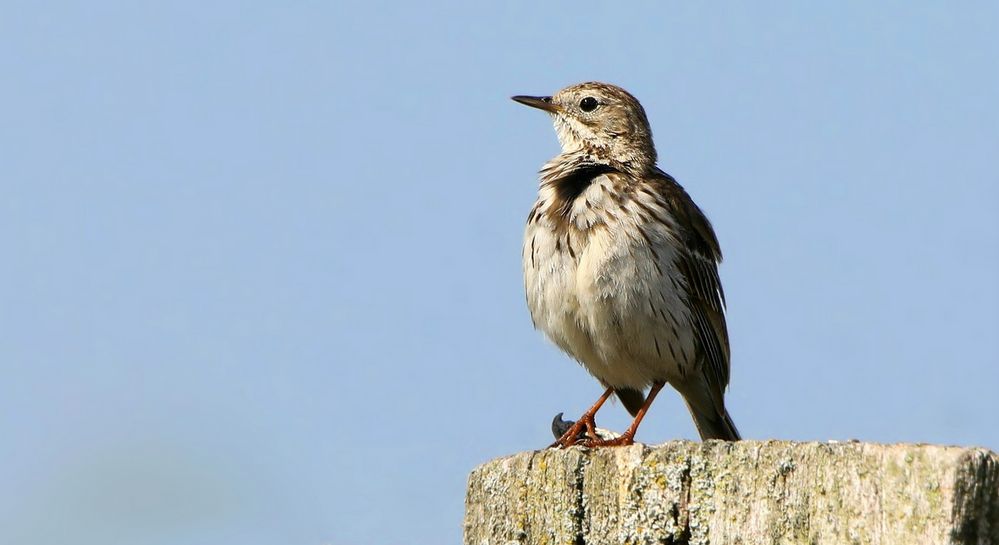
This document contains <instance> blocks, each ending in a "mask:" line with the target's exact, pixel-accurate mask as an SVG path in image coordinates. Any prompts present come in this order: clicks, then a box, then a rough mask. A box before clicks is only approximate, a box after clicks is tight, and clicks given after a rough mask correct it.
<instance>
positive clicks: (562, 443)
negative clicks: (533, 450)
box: [548, 413, 599, 448]
mask: <svg viewBox="0 0 999 545" xmlns="http://www.w3.org/2000/svg"><path fill="white" fill-rule="evenodd" d="M552 433H553V434H554V435H555V437H556V438H557V439H556V440H555V442H554V443H552V444H551V445H548V448H556V447H557V448H567V447H571V446H573V445H578V444H582V442H584V441H587V440H590V439H599V436H598V435H597V425H596V422H594V419H593V415H591V414H584V415H583V416H582V417H580V418H579V420H577V421H576V422H573V421H572V420H562V413H558V414H557V415H555V419H554V420H552Z"/></svg>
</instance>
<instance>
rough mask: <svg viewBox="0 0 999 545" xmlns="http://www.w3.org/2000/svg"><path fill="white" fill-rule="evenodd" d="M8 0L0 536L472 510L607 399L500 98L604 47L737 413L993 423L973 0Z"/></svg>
mask: <svg viewBox="0 0 999 545" xmlns="http://www.w3.org/2000/svg"><path fill="white" fill-rule="evenodd" d="M3 11H4V15H3V17H0V46H2V47H0V69H2V71H3V74H4V78H3V79H4V84H3V85H2V86H0V104H2V107H0V148H2V149H3V150H4V151H3V153H2V154H0V166H2V171H3V177H2V180H0V248H2V249H3V253H4V257H3V266H2V267H0V371H2V376H3V380H2V381H0V436H2V437H3V438H4V439H3V441H0V459H2V460H3V463H2V464H0V541H2V542H9V543H34V544H39V545H47V544H56V543H67V542H70V541H72V542H74V543H101V544H117V543H122V544H125V543H128V544H137V543H141V544H171V545H176V544H191V545H195V544H209V543H211V544H219V543H233V544H235V543H240V544H271V543H296V544H298V543H300V544H308V545H326V544H329V545H339V544H353V543H372V544H380V543H385V544H391V543H404V542H405V543H411V542H418V543H456V542H458V541H459V540H460V531H461V530H460V518H461V514H462V502H463V499H464V484H465V478H466V476H467V474H468V472H469V471H470V470H471V469H472V468H473V467H474V466H475V465H477V464H479V463H481V462H484V461H486V460H489V459H491V458H494V457H498V456H502V455H505V454H509V453H513V452H517V451H520V450H526V449H532V448H538V447H541V446H543V445H545V444H547V442H549V441H550V435H549V434H550V432H549V422H550V419H551V417H552V416H553V415H554V414H555V413H557V412H560V411H565V412H566V413H567V414H568V415H573V416H574V415H576V414H578V413H579V412H581V411H582V410H584V409H585V408H586V407H587V406H588V405H589V403H591V402H592V401H593V399H595V397H596V396H597V395H598V394H599V393H600V388H599V386H598V385H597V384H596V382H595V381H594V380H593V379H592V378H590V377H589V376H588V375H587V374H586V373H585V372H584V371H583V370H582V368H580V367H579V366H578V365H576V364H575V363H573V362H571V361H569V360H568V359H567V358H566V357H564V356H563V355H561V354H560V353H559V352H558V351H557V350H556V349H555V348H554V347H552V346H551V345H550V344H549V343H547V342H546V341H545V340H543V339H542V337H541V336H540V334H539V333H537V332H535V331H533V330H532V328H531V323H530V319H529V317H528V314H527V311H526V308H525V304H524V298H523V293H522V286H521V276H520V242H521V234H522V228H523V222H524V218H525V217H526V214H527V211H528V210H529V208H530V206H531V204H532V202H533V199H534V194H535V191H536V183H537V182H536V171H537V170H538V168H539V167H540V166H541V165H542V164H543V163H544V162H545V161H546V160H547V159H549V158H550V157H551V156H553V155H554V154H555V153H556V152H557V150H558V148H557V144H556V140H555V136H554V133H553V131H552V128H551V126H550V122H549V120H548V119H547V118H546V116H544V115H543V114H540V113H539V112H536V111H532V110H529V109H527V108H524V107H523V106H520V105H517V104H515V103H513V102H511V101H510V100H509V99H508V97H509V96H510V95H513V94H550V93H552V92H554V91H556V90H557V89H558V88H560V87H563V86H565V85H568V84H572V83H576V82H579V81H586V80H594V79H596V80H603V81H608V82H613V83H617V84H619V85H622V86H624V87H625V88H627V89H629V90H630V91H632V92H633V93H634V94H635V95H636V96H637V97H639V99H641V100H642V102H643V104H644V105H645V107H646V110H647V111H648V114H649V118H650V121H651V123H652V127H653V131H654V133H655V137H656V143H657V146H658V149H659V155H660V166H662V167H663V169H665V170H666V171H667V172H669V173H671V174H672V175H674V176H675V177H676V178H677V179H678V180H679V181H680V182H681V183H682V184H684V185H685V187H686V188H687V190H688V191H689V192H690V193H691V194H692V195H693V197H694V198H695V199H696V200H697V202H698V203H699V204H700V205H701V207H702V208H703V209H704V210H705V211H706V212H707V213H708V215H709V217H710V218H711V219H712V221H713V222H714V225H715V227H716V230H717V232H718V236H719V238H720V240H721V243H722V247H723V250H724V252H725V254H726V261H725V264H724V265H723V267H722V269H721V275H722V279H723V282H724V284H725V287H726V292H727V295H728V302H729V310H730V312H729V329H730V331H731V336H732V346H733V349H732V350H733V362H732V385H731V389H730V392H729V395H728V400H729V401H728V404H729V409H730V412H731V413H732V416H733V418H734V419H735V421H736V423H737V424H738V425H739V427H740V429H741V431H742V432H743V434H744V435H745V436H746V437H747V438H753V439H766V438H782V439H799V440H827V439H850V438H858V439H862V440H870V441H883V442H895V441H919V442H933V443H944V444H958V445H982V446H987V447H990V448H993V449H997V448H999V428H997V427H996V426H995V415H996V414H999V399H997V396H996V395H995V388H996V385H997V384H999V365H997V364H999V335H997V332H999V282H997V278H999V174H997V172H999V170H997V169H996V158H997V152H999V102H997V101H996V97H997V96H999V70H996V69H995V68H996V64H995V63H996V59H997V58H999V42H997V41H996V40H995V35H996V31H997V24H999V10H997V8H996V6H995V4H994V3H984V2H983V3H974V2H972V3H963V4H962V5H961V7H959V8H958V7H954V6H953V5H944V4H943V3H929V2H885V3H879V4H878V5H877V6H875V5H871V4H870V3H867V2H839V3H836V4H834V5H828V6H818V5H811V4H809V5H803V4H799V3H794V4H792V3H770V2H761V3H754V4H753V5H752V6H748V5H738V6H728V7H720V6H712V7H706V6H701V5H694V4H690V3H679V2H645V3H636V4H635V5H634V6H633V7H631V8H629V10H628V12H624V11H623V10H622V8H621V7H619V6H617V5H614V6H612V5H610V4H604V3H594V2H575V3H572V4H554V3H552V4H537V3H536V2H509V3H490V4H488V5H483V6H475V5H471V4H470V3H464V2H453V3H443V2H422V3H378V2H370V3H364V4H362V3H356V4H348V3H346V2H341V3H326V2H289V3H260V2H213V3H207V4H206V3H200V2H172V3H162V5H158V6H156V5H151V4H144V3H135V2H100V3H94V2H78V3H55V2H17V1H14V2H7V3H6V4H5V7H4V10H3ZM627 421H628V419H627V418H626V415H625V412H624V411H623V409H622V408H621V407H620V406H617V405H615V406H610V407H608V408H607V409H605V412H604V413H603V414H602V419H601V420H600V422H601V424H602V425H603V426H606V427H616V428H620V427H623V426H625V425H626V424H627ZM693 437H696V434H695V432H694V429H693V426H692V424H691V422H690V419H689V417H688V415H687V414H686V411H685V409H684V408H683V406H682V404H681V402H680V401H679V399H678V397H677V396H676V395H675V394H669V395H663V396H660V398H659V400H658V401H657V403H656V405H655V407H654V409H653V411H652V412H651V413H650V416H649V418H648V419H647V420H646V423H645V424H644V425H643V427H642V429H641V430H640V432H639V439H640V440H642V441H645V442H650V443H656V442H661V441H664V440H667V439H671V438H693Z"/></svg>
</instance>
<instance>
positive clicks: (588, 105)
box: [579, 97, 597, 112]
mask: <svg viewBox="0 0 999 545" xmlns="http://www.w3.org/2000/svg"><path fill="white" fill-rule="evenodd" d="M579 109H580V110H583V111H584V112H592V111H593V110H596V109H597V99H595V98H593V97H586V98H584V99H583V100H580V101H579Z"/></svg>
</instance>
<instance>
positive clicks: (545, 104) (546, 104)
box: [510, 95, 558, 113]
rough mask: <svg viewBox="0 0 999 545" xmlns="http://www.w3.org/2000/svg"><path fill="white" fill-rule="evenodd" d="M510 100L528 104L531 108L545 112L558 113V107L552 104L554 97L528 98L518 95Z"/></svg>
mask: <svg viewBox="0 0 999 545" xmlns="http://www.w3.org/2000/svg"><path fill="white" fill-rule="evenodd" d="M510 98H512V99H513V100H515V101H517V102H519V103H521V104H526V105H527V106H530V107H531V108H537V109H539V110H544V111H546V112H548V113H555V112H557V111H558V107H557V106H555V103H553V102H552V97H528V96H524V95H517V96H515V97H510Z"/></svg>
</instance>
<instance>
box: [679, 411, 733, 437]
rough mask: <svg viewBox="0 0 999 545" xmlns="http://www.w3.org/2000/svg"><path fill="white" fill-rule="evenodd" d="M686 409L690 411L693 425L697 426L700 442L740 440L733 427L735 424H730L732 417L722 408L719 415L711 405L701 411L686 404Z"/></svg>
mask: <svg viewBox="0 0 999 545" xmlns="http://www.w3.org/2000/svg"><path fill="white" fill-rule="evenodd" d="M687 408H688V409H690V415H691V416H692V417H694V425H695V426H697V433H699V434H701V440H704V441H706V440H708V439H721V440H723V441H739V440H740V439H742V436H740V435H739V430H737V429H736V427H735V422H732V417H731V416H729V415H728V411H727V410H725V408H724V407H723V408H722V409H721V412H720V413H719V411H718V410H716V409H715V408H714V406H713V405H712V406H710V407H709V408H707V410H703V411H702V410H700V409H699V408H696V407H694V406H693V405H691V404H690V403H689V402H688V403H687Z"/></svg>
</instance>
